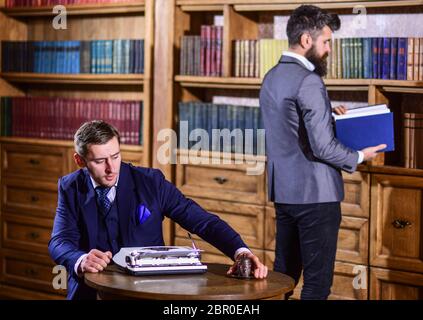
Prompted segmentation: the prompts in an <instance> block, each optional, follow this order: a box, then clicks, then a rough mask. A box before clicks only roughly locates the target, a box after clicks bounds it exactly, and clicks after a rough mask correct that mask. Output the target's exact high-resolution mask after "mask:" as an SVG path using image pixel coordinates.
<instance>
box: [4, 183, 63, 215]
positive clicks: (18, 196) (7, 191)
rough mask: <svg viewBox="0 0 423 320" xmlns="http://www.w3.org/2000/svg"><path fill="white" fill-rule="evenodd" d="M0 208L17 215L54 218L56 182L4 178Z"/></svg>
mask: <svg viewBox="0 0 423 320" xmlns="http://www.w3.org/2000/svg"><path fill="white" fill-rule="evenodd" d="M1 187H2V202H1V205H2V210H4V211H9V212H14V213H16V214H18V215H28V216H30V215H31V216H38V217H45V218H54V215H55V213H56V206H57V182H56V183H53V182H42V181H31V180H29V181H28V180H23V179H15V178H5V179H4V180H3V181H2V184H1Z"/></svg>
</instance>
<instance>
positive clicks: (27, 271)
mask: <svg viewBox="0 0 423 320" xmlns="http://www.w3.org/2000/svg"><path fill="white" fill-rule="evenodd" d="M25 274H26V275H27V276H36V275H38V272H37V271H35V270H34V269H32V268H27V269H25Z"/></svg>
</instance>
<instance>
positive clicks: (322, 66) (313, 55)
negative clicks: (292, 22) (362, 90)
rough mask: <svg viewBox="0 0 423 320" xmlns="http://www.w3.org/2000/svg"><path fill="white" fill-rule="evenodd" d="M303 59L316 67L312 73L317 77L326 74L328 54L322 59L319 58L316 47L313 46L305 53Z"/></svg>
mask: <svg viewBox="0 0 423 320" xmlns="http://www.w3.org/2000/svg"><path fill="white" fill-rule="evenodd" d="M305 57H306V58H307V59H308V60H309V61H310V62H311V63H312V64H314V66H315V67H316V69H314V72H316V73H317V74H318V75H319V76H321V77H324V76H325V75H326V74H327V73H328V61H327V58H328V54H327V53H326V54H324V55H323V56H322V57H319V55H318V53H317V51H316V47H315V46H314V45H313V46H312V47H311V48H310V50H308V51H307V53H306V55H305Z"/></svg>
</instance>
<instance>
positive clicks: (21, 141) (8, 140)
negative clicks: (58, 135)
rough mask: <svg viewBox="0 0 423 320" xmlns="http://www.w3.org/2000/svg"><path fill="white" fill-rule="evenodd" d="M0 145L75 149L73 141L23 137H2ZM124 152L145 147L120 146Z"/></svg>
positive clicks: (137, 150) (140, 150)
mask: <svg viewBox="0 0 423 320" xmlns="http://www.w3.org/2000/svg"><path fill="white" fill-rule="evenodd" d="M0 143H16V144H34V145H41V146H57V147H73V141H71V140H54V139H41V138H40V139H37V138H23V137H0ZM120 148H121V150H122V151H136V152H142V150H143V146H140V145H129V144H122V145H121V146H120Z"/></svg>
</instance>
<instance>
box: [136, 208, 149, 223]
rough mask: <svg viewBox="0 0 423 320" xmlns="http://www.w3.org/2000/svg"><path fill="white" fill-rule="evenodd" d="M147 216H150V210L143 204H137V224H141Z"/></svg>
mask: <svg viewBox="0 0 423 320" xmlns="http://www.w3.org/2000/svg"><path fill="white" fill-rule="evenodd" d="M149 216H151V212H150V210H148V208H147V207H146V206H145V205H143V204H140V205H138V207H137V213H136V223H137V225H140V224H143V223H144V222H145V221H146V220H147V219H148V217H149Z"/></svg>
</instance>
